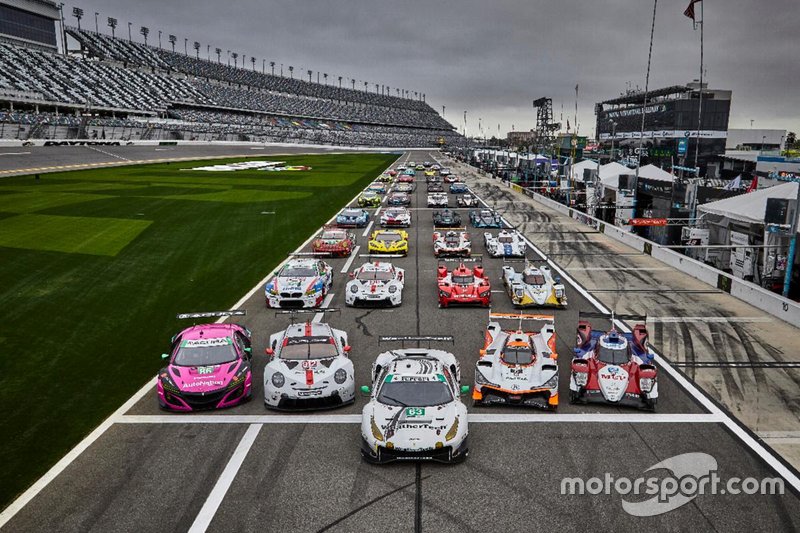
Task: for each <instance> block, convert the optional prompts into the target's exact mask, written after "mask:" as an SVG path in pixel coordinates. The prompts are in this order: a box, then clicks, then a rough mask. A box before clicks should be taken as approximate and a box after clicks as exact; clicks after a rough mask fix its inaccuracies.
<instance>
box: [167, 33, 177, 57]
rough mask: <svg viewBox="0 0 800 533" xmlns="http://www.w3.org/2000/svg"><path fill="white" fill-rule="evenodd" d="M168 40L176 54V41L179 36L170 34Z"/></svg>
mask: <svg viewBox="0 0 800 533" xmlns="http://www.w3.org/2000/svg"><path fill="white" fill-rule="evenodd" d="M168 40H169V42H170V44H171V45H172V53H173V54H174V53H175V41H177V40H178V38H177V37H175V36H174V35H170V36H169V38H168Z"/></svg>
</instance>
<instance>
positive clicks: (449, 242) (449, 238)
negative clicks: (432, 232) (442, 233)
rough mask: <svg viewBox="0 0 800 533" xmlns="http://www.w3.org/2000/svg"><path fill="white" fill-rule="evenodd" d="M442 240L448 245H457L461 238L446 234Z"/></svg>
mask: <svg viewBox="0 0 800 533" xmlns="http://www.w3.org/2000/svg"><path fill="white" fill-rule="evenodd" d="M444 242H446V243H447V245H448V246H458V244H459V243H460V242H461V239H460V238H459V237H458V235H448V236H447V237H445V238H444Z"/></svg>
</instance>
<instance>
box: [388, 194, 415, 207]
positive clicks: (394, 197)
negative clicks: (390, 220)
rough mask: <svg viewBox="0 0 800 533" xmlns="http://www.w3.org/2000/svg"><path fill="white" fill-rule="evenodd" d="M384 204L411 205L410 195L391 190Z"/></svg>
mask: <svg viewBox="0 0 800 533" xmlns="http://www.w3.org/2000/svg"><path fill="white" fill-rule="evenodd" d="M386 205H393V206H397V205H411V197H410V196H409V195H408V193H405V192H393V193H392V194H390V195H389V196H388V197H387V198H386Z"/></svg>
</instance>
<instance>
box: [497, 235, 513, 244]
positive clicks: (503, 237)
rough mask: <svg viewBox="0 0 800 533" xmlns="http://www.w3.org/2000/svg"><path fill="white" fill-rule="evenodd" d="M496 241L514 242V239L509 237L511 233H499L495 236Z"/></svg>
mask: <svg viewBox="0 0 800 533" xmlns="http://www.w3.org/2000/svg"><path fill="white" fill-rule="evenodd" d="M497 241H498V242H502V243H503V244H511V243H512V242H514V239H513V238H512V237H511V235H500V236H499V237H498V238H497Z"/></svg>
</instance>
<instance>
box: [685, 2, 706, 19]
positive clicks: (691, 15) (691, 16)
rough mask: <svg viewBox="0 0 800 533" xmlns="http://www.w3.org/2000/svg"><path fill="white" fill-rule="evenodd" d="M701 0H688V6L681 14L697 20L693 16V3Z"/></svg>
mask: <svg viewBox="0 0 800 533" xmlns="http://www.w3.org/2000/svg"><path fill="white" fill-rule="evenodd" d="M702 1H703V0H690V1H689V7H687V8H686V11H684V12H683V14H684V15H686V16H687V17H689V18H690V19H692V20H693V21H695V22H697V20H696V19H695V18H694V5H695V4H696V3H697V2H702Z"/></svg>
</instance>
